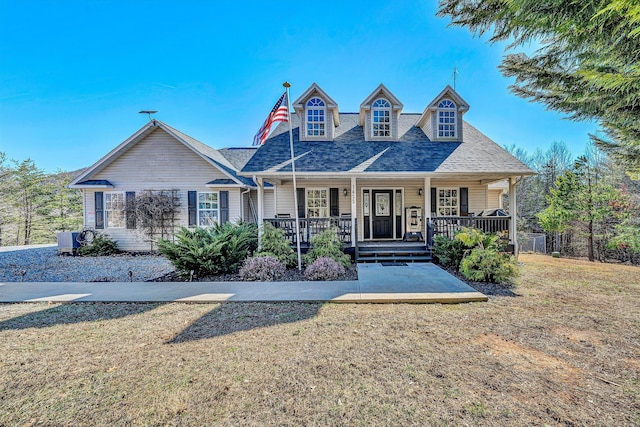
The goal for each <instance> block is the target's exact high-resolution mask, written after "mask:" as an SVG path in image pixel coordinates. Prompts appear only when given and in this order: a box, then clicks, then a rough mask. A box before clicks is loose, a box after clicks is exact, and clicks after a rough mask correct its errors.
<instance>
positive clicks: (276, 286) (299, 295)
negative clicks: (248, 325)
mask: <svg viewBox="0 0 640 427" xmlns="http://www.w3.org/2000/svg"><path fill="white" fill-rule="evenodd" d="M486 300H487V296H486V295H484V294H482V293H480V292H478V291H476V290H475V289H473V288H471V287H470V286H468V285H467V284H466V283H464V282H462V281H460V280H458V279H457V278H455V277H454V276H452V275H450V274H449V273H447V272H446V271H444V270H442V269H441V268H439V267H437V266H435V265H433V264H422V263H415V264H408V265H405V266H395V265H394V266H383V265H382V264H359V265H358V280H351V281H333V282H99V283H74V282H24V283H21V282H4V283H0V302H38V301H52V302H72V301H73V302H79V301H94V302H95V301H102V302H116V301H118V302H171V301H181V302H258V301H268V302H278V301H279V302H283V301H306V302H309V301H330V302H345V303H358V302H360V303H364V302H368V303H396V302H411V303H460V302H471V301H486Z"/></svg>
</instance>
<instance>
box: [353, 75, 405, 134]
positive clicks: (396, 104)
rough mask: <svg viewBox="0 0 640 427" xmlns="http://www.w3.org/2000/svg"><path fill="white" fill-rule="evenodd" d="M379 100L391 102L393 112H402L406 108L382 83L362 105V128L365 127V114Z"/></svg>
mask: <svg viewBox="0 0 640 427" xmlns="http://www.w3.org/2000/svg"><path fill="white" fill-rule="evenodd" d="M378 98H384V99H386V100H387V101H389V103H390V104H391V109H392V110H393V111H402V109H403V108H404V105H403V104H402V102H400V100H399V99H398V98H397V97H396V96H395V95H394V94H393V93H391V91H390V90H389V89H387V87H386V86H385V85H384V84H382V83H380V84H379V85H378V87H377V88H375V89H374V91H373V92H371V93H370V94H369V96H367V97H366V98H365V100H364V101H362V104H360V126H364V123H365V114H366V112H367V111H368V110H370V109H371V104H373V102H374V101H375V100H376V99H378Z"/></svg>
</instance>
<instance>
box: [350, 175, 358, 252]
mask: <svg viewBox="0 0 640 427" xmlns="http://www.w3.org/2000/svg"><path fill="white" fill-rule="evenodd" d="M357 195H358V194H357V190H356V177H355V176H352V177H351V245H352V246H353V247H355V246H356V216H357V215H358V210H357V206H356V200H357V198H356V196H357Z"/></svg>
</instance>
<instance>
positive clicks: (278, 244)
mask: <svg viewBox="0 0 640 427" xmlns="http://www.w3.org/2000/svg"><path fill="white" fill-rule="evenodd" d="M256 255H257V256H272V257H274V258H275V259H277V260H278V261H280V262H282V263H283V264H285V265H286V266H287V267H296V266H297V265H298V256H297V254H296V252H295V251H294V250H293V248H292V247H291V244H290V243H289V242H288V241H287V239H285V237H284V230H282V229H281V228H276V227H274V226H273V225H271V224H270V223H268V222H267V223H265V224H264V225H263V228H262V239H261V242H260V252H258V253H256Z"/></svg>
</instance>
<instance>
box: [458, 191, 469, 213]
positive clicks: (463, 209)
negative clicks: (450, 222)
mask: <svg viewBox="0 0 640 427" xmlns="http://www.w3.org/2000/svg"><path fill="white" fill-rule="evenodd" d="M467 215H469V189H468V188H466V187H462V188H460V216H467Z"/></svg>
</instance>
